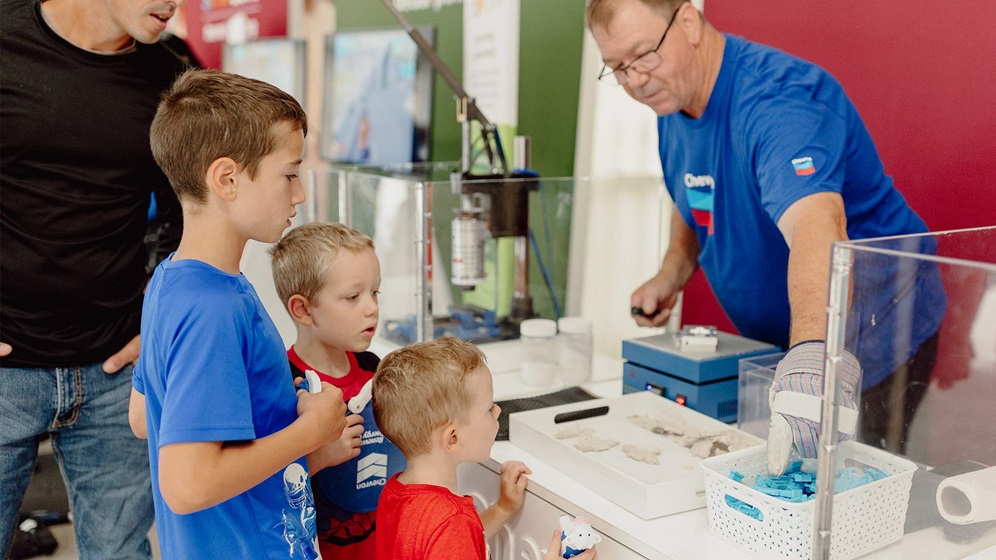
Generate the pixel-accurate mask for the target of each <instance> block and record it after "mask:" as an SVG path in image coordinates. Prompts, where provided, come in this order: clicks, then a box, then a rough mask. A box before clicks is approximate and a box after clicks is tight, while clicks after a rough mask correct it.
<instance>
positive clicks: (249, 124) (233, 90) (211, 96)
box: [149, 70, 308, 204]
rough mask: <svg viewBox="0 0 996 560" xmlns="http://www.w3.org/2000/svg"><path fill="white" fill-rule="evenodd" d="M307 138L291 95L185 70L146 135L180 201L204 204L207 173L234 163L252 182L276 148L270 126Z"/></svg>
mask: <svg viewBox="0 0 996 560" xmlns="http://www.w3.org/2000/svg"><path fill="white" fill-rule="evenodd" d="M284 121H286V122H289V123H291V126H292V127H293V128H294V130H298V129H300V130H301V131H302V132H303V133H304V135H305V136H307V134H308V117H307V115H305V113H304V109H302V108H301V104H300V103H298V102H297V101H296V100H295V99H294V98H293V97H292V96H291V95H290V94H288V93H286V92H284V91H282V90H280V89H279V88H277V87H276V86H273V85H270V84H268V83H266V82H261V81H259V80H254V79H252V78H246V77H244V76H239V75H237V74H228V73H225V72H219V71H217V70H189V71H187V72H184V73H183V74H182V75H180V77H179V78H177V79H176V81H175V82H173V85H172V86H171V87H170V89H169V90H168V91H167V92H166V93H164V94H163V97H162V100H161V101H160V102H159V108H158V110H157V111H156V116H155V118H154V119H153V120H152V128H151V130H150V132H149V136H150V143H151V145H152V155H153V157H154V158H155V159H156V163H158V164H159V167H160V168H162V170H163V173H165V174H166V177H167V178H169V182H170V185H172V186H173V190H174V191H176V196H177V198H179V199H180V200H181V201H183V200H185V199H186V200H191V201H196V202H199V203H201V204H203V203H205V202H207V185H206V184H205V176H206V174H207V170H208V167H210V166H211V163H212V162H214V161H215V160H217V159H219V158H222V157H229V158H232V159H233V160H234V161H235V162H236V163H237V164H238V165H239V166H240V168H241V169H244V170H246V171H247V172H248V174H249V177H250V178H252V179H255V178H256V173H257V172H258V171H259V164H260V161H262V159H263V158H264V157H266V156H267V155H268V154H270V153H271V152H273V151H274V150H275V149H276V148H277V142H278V141H279V140H280V139H278V138H276V137H275V135H274V125H276V124H277V123H280V122H284Z"/></svg>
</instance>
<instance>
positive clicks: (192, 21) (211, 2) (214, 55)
mask: <svg viewBox="0 0 996 560" xmlns="http://www.w3.org/2000/svg"><path fill="white" fill-rule="evenodd" d="M183 9H184V11H185V13H184V15H185V16H186V21H187V43H188V44H189V45H190V48H191V49H192V50H193V51H194V54H196V55H197V58H199V59H200V60H201V62H202V63H203V64H204V67H205V68H215V69H221V63H222V61H221V52H222V46H223V45H224V44H225V43H234V44H240V43H245V42H246V41H253V40H255V39H260V38H263V37H284V36H286V35H287V0H191V1H190V2H187V3H186V5H185V6H184V7H183Z"/></svg>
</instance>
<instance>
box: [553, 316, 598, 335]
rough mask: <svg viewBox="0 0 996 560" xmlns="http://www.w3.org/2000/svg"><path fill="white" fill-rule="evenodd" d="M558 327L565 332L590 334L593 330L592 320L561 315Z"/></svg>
mask: <svg viewBox="0 0 996 560" xmlns="http://www.w3.org/2000/svg"><path fill="white" fill-rule="evenodd" d="M557 328H558V329H560V332H562V333H565V334H588V333H590V332H591V321H589V320H588V319H584V318H582V317H561V318H560V319H559V320H558V321H557Z"/></svg>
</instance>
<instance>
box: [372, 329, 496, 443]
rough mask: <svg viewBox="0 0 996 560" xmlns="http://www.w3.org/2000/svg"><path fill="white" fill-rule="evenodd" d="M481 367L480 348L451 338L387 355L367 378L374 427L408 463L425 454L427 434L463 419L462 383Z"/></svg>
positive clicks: (467, 401)
mask: <svg viewBox="0 0 996 560" xmlns="http://www.w3.org/2000/svg"><path fill="white" fill-rule="evenodd" d="M484 364H485V361H484V353H482V352H481V351H480V349H478V348H477V347H476V346H474V345H473V344H471V343H469V342H464V341H462V340H460V339H457V338H452V337H443V338H439V339H436V340H430V341H428V342H418V343H415V344H412V345H410V346H406V347H404V348H401V349H398V350H395V351H393V352H391V353H390V354H388V355H387V356H386V357H385V358H384V359H383V360H382V361H381V362H380V365H379V366H378V367H377V373H376V374H374V378H373V413H374V420H375V421H376V422H377V427H378V428H380V431H381V432H382V433H383V434H384V436H386V437H387V439H389V440H391V443H393V444H394V445H396V446H398V449H400V450H401V452H402V453H404V454H405V457H407V458H408V459H411V458H412V457H417V456H419V455H424V454H426V453H429V452H430V451H432V434H433V432H435V431H436V430H437V429H438V428H440V427H442V426H445V425H446V424H447V423H449V422H466V421H467V420H468V418H469V416H468V415H469V413H470V407H471V405H472V404H473V398H474V395H473V394H472V393H471V389H470V387H469V384H468V380H469V379H470V376H471V374H472V373H474V372H475V371H477V370H479V369H480V368H482V367H483V366H484Z"/></svg>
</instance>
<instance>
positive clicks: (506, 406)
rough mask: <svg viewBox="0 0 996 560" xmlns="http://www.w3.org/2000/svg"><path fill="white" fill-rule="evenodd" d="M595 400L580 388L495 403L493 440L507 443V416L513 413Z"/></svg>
mask: <svg viewBox="0 0 996 560" xmlns="http://www.w3.org/2000/svg"><path fill="white" fill-rule="evenodd" d="M597 398H598V397H596V396H595V395H592V394H591V393H589V392H588V391H585V390H584V389H582V388H581V387H569V388H567V389H562V390H560V391H556V392H553V393H547V394H545V395H537V396H535V397H526V398H522V399H511V400H507V401H499V402H497V403H495V404H497V405H498V406H500V407H501V414H500V415H499V416H498V436H497V437H495V440H497V441H508V415H509V414H512V413H513V412H523V411H526V410H536V409H538V408H547V407H550V406H557V405H559V404H570V403H575V402H581V401H590V400H592V399H597Z"/></svg>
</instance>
